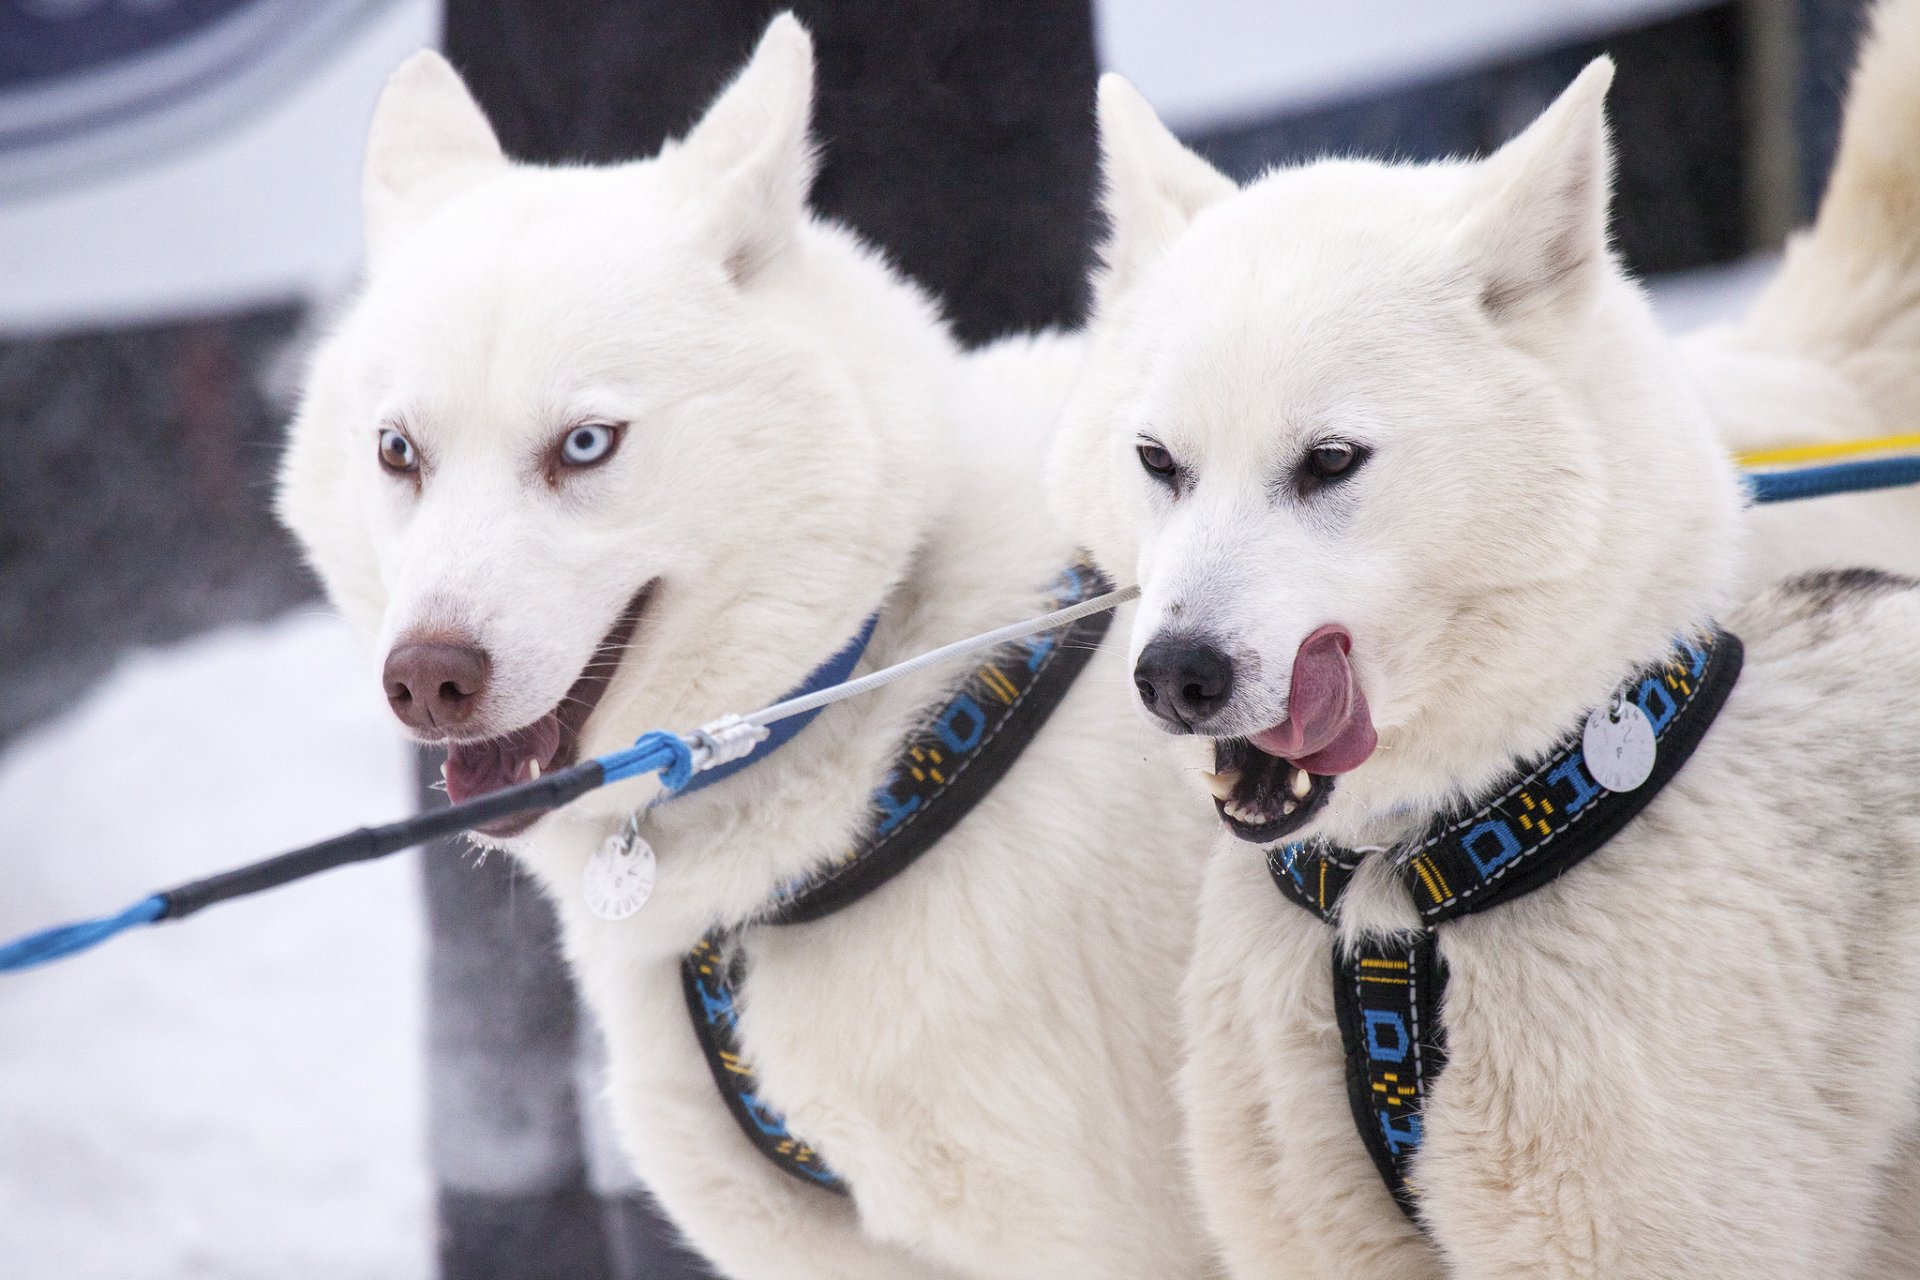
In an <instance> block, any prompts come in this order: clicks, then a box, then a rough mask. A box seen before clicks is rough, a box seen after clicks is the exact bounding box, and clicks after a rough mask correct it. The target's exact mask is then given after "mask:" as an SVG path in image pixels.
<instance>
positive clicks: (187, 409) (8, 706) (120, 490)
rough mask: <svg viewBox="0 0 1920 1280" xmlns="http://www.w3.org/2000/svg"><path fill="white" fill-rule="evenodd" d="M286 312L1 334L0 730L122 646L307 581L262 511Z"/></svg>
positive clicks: (290, 319)
mask: <svg viewBox="0 0 1920 1280" xmlns="http://www.w3.org/2000/svg"><path fill="white" fill-rule="evenodd" d="M297 320H298V316H297V314H296V313H295V312H293V311H291V310H287V309H281V310H276V311H268V312H260V313H257V314H253V315H248V316H238V317H233V318H230V319H226V320H217V321H205V322H194V323H185V324H174V325H156V326H152V327H148V328H141V329H133V330H121V331H119V332H115V333H97V334H76V335H73V336H69V337H59V338H42V339H36V340H31V341H19V342H0V443H3V444H4V447H0V745H4V744H5V743H6V742H7V740H8V739H10V738H11V737H12V736H13V735H15V734H17V733H18V732H19V731H20V730H22V729H24V728H26V727H27V726H28V725H30V724H33V723H35V722H36V721H38V720H41V719H44V718H46V717H48V716H50V715H53V714H54V713H55V712H57V711H59V710H61V709H62V708H64V707H66V706H69V705H71V704H72V702H73V701H74V699H76V698H77V697H79V696H80V694H81V693H82V692H84V691H85V690H86V688H87V687H88V686H89V685H91V684H92V683H93V682H94V681H95V680H97V679H99V678H100V677H101V676H102V675H104V674H105V673H106V671H107V670H108V669H109V668H111V667H112V665H113V663H114V662H115V661H116V660H117V659H118V657H119V656H120V654H121V652H122V651H123V650H124V649H126V648H127V647H129V646H134V645H162V644H167V643H170V642H172V641H175V640H179V639H182V638H184V637H186V636H190V635H194V634H196V633H198V632H201V631H204V630H206V629H207V628H208V627H210V626H214V625H218V624H222V623H229V622H246V621H257V620H260V619H263V618H268V617H272V616H273V615H275V614H278V613H281V612H284V611H285V610H286V609H287V608H289V607H290V606H292V605H294V604H296V603H298V602H300V601H302V600H305V599H307V598H309V597H311V596H312V595H313V593H314V588H313V583H312V581H311V579H310V578H309V577H308V576H307V573H306V571H305V570H304V569H302V568H301V567H300V565H299V563H298V560H297V558H296V557H295V555H294V554H293V549H292V548H291V547H290V546H289V545H288V543H287V540H286V537H285V535H284V534H282V533H281V532H280V528H279V526H278V525H277V524H276V523H275V522H274V520H273V517H272V515H271V514H270V513H269V511H268V510H267V498H268V496H269V494H270V492H271V484H272V479H273V473H274V468H275V466H276V465H277V464H278V460H279V450H280V436H281V428H280V422H279V418H280V411H279V409H278V408H277V407H276V406H271V405H269V404H268V403H267V400H266V397H265V396H264V395H263V393H262V391H261V380H260V376H259V372H260V369H261V367H262V365H263V364H264V363H265V361H266V360H267V359H268V358H269V356H270V355H271V354H272V353H273V352H275V351H276V350H278V349H279V348H280V347H281V346H282V345H284V343H285V342H286V341H287V338H288V337H289V335H290V334H291V333H292V332H293V330H294V328H295V325H296V323H297ZM207 765H208V767H209V768H216V767H221V762H218V761H211V760H210V761H208V762H207Z"/></svg>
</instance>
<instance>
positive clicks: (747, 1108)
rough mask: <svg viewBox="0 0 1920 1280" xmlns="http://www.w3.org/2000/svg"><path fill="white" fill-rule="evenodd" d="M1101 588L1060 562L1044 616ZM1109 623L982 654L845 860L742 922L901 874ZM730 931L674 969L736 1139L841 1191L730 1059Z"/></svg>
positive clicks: (789, 916) (773, 916)
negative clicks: (677, 970) (678, 971)
mask: <svg viewBox="0 0 1920 1280" xmlns="http://www.w3.org/2000/svg"><path fill="white" fill-rule="evenodd" d="M1106 590H1108V584H1107V583H1106V581H1105V580H1104V579H1103V578H1101V576H1100V575H1099V573H1098V572H1097V571H1095V570H1094V569H1093V568H1092V567H1091V566H1089V565H1086V564H1084V563H1079V564H1074V565H1070V566H1068V568H1067V569H1066V570H1064V571H1063V572H1062V574H1061V575H1060V578H1059V580H1058V581H1057V582H1056V584H1055V587H1054V589H1053V593H1052V595H1053V602H1052V605H1051V607H1052V608H1054V609H1062V608H1066V607H1068V606H1071V605H1074V604H1078V603H1080V602H1081V601H1083V600H1088V599H1091V598H1092V597H1094V596H1096V595H1099V594H1101V593H1102V592H1104V591H1106ZM1111 621H1112V615H1110V614H1108V613H1104V612H1102V613H1095V614H1091V615H1089V616H1088V617H1085V618H1082V619H1080V620H1079V621H1078V622H1074V623H1070V624H1068V625H1067V626H1065V627H1062V628H1060V629H1059V630H1057V631H1050V632H1044V633H1042V634H1039V635H1035V636H1030V637H1028V638H1026V639H1022V640H1015V641H1012V642H1010V643H1008V644H1005V645H1002V646H1001V647H1000V648H997V649H994V650H993V651H991V652H990V653H988V654H987V655H986V656H985V657H984V658H983V659H982V660H980V661H979V663H978V665H976V666H975V668H974V670H973V671H972V673H971V674H970V675H969V676H968V677H967V679H966V680H965V681H964V682H963V683H962V684H961V685H960V686H959V688H958V690H957V691H955V692H954V693H953V694H951V695H950V696H949V697H948V698H947V699H946V701H945V702H943V703H941V704H940V705H939V706H938V707H937V708H935V709H933V711H932V713H931V714H930V715H928V716H927V717H926V718H925V720H924V721H923V723H922V725H921V727H920V728H919V729H917V730H915V731H914V732H913V733H911V734H910V735H908V737H907V740H906V742H905V743H904V744H903V745H902V747H901V750H900V752H899V754H898V755H897V756H896V757H895V762H894V767H893V769H892V770H891V771H890V772H889V773H888V775H887V778H886V780H885V781H884V782H883V783H882V784H881V785H880V786H879V787H878V788H877V789H876V790H875V791H874V793H873V819H872V824H871V826H870V828H869V830H868V832H867V834H866V835H865V836H864V837H863V838H862V839H861V840H859V841H858V842H856V843H855V844H854V846H853V847H852V848H850V849H849V850H848V851H847V852H846V854H845V855H844V856H842V857H840V858H838V859H836V860H835V861H833V862H831V863H829V864H827V865H826V866H824V867H821V868H820V869H818V870H816V871H814V872H813V873H812V874H810V875H808V876H806V877H804V878H802V879H801V880H799V881H797V882H795V883H794V884H792V885H790V886H788V887H787V889H786V890H784V891H783V892H782V893H780V894H779V895H778V896H777V897H776V898H775V900H774V901H772V902H771V903H769V904H768V905H767V907H766V909H765V910H764V911H762V912H761V913H760V915H759V916H758V917H757V918H756V919H755V920H753V921H752V922H750V923H751V925H793V924H804V923H807V922H810V921H814V920H820V919H822V918H824V917H826V916H828V915H831V914H833V913H834V912H836V911H839V910H842V909H843V908H845V907H848V906H851V905H852V904H853V903H855V902H858V901H859V900H860V899H862V898H864V897H866V896H867V895H869V894H871V893H873V892H874V891H876V890H877V889H879V888H881V887H882V886H883V885H885V884H886V883H887V882H889V881H890V880H892V879H893V878H894V877H895V876H897V875H899V874H900V873H901V872H903V871H905V870H906V869H907V868H908V867H910V866H911V865H912V864H913V863H914V862H915V861H916V860H917V859H918V858H919V857H920V856H921V855H922V854H924V853H926V852H927V850H929V849H931V848H932V847H933V846H934V844H935V843H936V842H938V841H939V840H940V838H941V837H942V836H944V835H946V834H947V832H949V831H951V830H952V829H953V828H954V826H955V825H956V824H958V823H959V821H960V820H961V819H962V818H964V817H965V816H966V815H967V813H968V812H969V811H970V810H971V809H972V808H973V806H974V805H975V804H976V803H977V802H978V801H979V800H980V799H981V797H983V796H985V795H986V794H987V792H988V791H990V790H992V788H993V786H994V784H995V783H997V782H999V781H1000V779H1001V778H1003V777H1005V776H1006V774H1007V771H1008V770H1009V769H1011V768H1012V767H1013V764H1014V762H1015V761H1016V760H1017V759H1019V757H1020V754H1021V752H1023V751H1024V750H1025V749H1026V746H1027V744H1028V743H1030V742H1032V741H1033V739H1034V737H1035V736H1036V735H1037V734H1038V733H1039V732H1040V729H1041V727H1042V726H1044V725H1045V724H1046V722H1047V719H1048V718H1049V717H1050V716H1051V715H1052V714H1053V712H1054V710H1055V709H1056V708H1057V707H1058V706H1059V705H1060V703H1061V701H1062V700H1063V699H1064V698H1065V697H1066V695H1067V692H1068V691H1069V690H1070V689H1071V688H1072V687H1073V683H1074V680H1075V679H1076V678H1077V677H1078V676H1079V674H1080V672H1081V671H1082V670H1083V669H1085V667H1086V665H1087V662H1088V660H1089V659H1091V658H1092V656H1093V653H1094V651H1095V650H1096V649H1098V648H1099V647H1100V642H1101V640H1102V639H1103V638H1104V637H1105V635H1106V632H1107V628H1108V626H1109V624H1110V623H1111ZM856 657H857V655H856ZM847 667H848V669H849V670H851V667H852V662H849V663H848V664H847ZM829 683H837V680H836V681H830V682H829ZM788 736H791V735H788ZM689 789H691V788H689ZM740 933H741V930H739V929H730V930H716V931H715V932H713V933H710V934H708V935H707V936H706V937H705V938H703V939H701V941H700V942H699V944H698V945H697V946H695V947H694V949H693V950H692V951H691V952H689V953H688V954H687V956H686V958H685V960H684V961H683V962H682V964H681V979H682V987H683V989H684V991H685V995H686V1001H687V1010H688V1013H689V1014H690V1015H691V1017H692V1020H693V1028H694V1032H695V1034H696V1035H697V1036H698V1037H699V1040H700V1045H701V1048H702V1050H703V1051H704V1052H705V1054H706V1059H707V1066H708V1068H709V1070H710V1071H711V1072H712V1074H713V1079H714V1084H715V1085H716V1086H717V1087H718V1089H719V1091H720V1095H721V1097H722V1098H723V1099H724V1100H725V1101H726V1103H727V1108H728V1110H729V1111H730V1112H731V1113H732V1114H733V1117H734V1120H735V1121H736V1122H737V1123H738V1124H739V1126H740V1128H741V1131H742V1132H743V1133H745V1134H746V1136H747V1138H748V1139H749V1140H750V1141H752V1143H753V1144H754V1146H755V1147H756V1148H757V1149H758V1150H759V1151H760V1153H761V1154H762V1155H764V1156H766V1158H767V1159H768V1160H770V1161H772V1162H773V1164H774V1165H775V1166H777V1167H778V1168H780V1169H781V1170H782V1171H783V1172H786V1173H788V1174H791V1175H792V1176H794V1177H796V1178H798V1179H800V1180H801V1181H803V1182H807V1183H810V1184H812V1185H814V1186H818V1187H823V1188H825V1189H827V1190H829V1191H836V1192H840V1193H845V1191H846V1189H847V1188H846V1185H845V1183H844V1182H843V1181H842V1180H841V1179H840V1178H839V1176H838V1175H837V1174H835V1173H834V1172H833V1170H832V1169H831V1168H829V1167H828V1166H827V1164H826V1162H825V1161H824V1160H823V1159H822V1158H821V1155H820V1153H819V1152H818V1151H817V1150H815V1149H814V1148H813V1147H812V1146H810V1145H808V1144H807V1143H805V1142H803V1141H801V1140H800V1139H799V1138H797V1137H795V1136H794V1134H793V1133H792V1132H791V1131H790V1130H789V1129H788V1127H787V1122H786V1119H785V1117H784V1116H783V1115H782V1114H781V1113H780V1112H779V1110H778V1109H776V1108H774V1107H773V1106H771V1105H769V1104H768V1103H767V1102H766V1100H765V1099H764V1098H762V1097H761V1096H760V1084H759V1080H758V1078H757V1077H756V1076H755V1074H754V1071H753V1068H752V1067H751V1065H750V1064H749V1063H748V1062H747V1060H746V1058H745V1057H744V1055H743V1054H742V1053H741V1049H740V1043H739V1032H738V1021H739V1008H738V993H739V988H740V985H741V983H742V982H743V981H744V980H745V977H746V964H745V954H744V952H743V950H742V949H741V948H740V947H739V946H738V945H736V944H737V942H738V940H739V935H740Z"/></svg>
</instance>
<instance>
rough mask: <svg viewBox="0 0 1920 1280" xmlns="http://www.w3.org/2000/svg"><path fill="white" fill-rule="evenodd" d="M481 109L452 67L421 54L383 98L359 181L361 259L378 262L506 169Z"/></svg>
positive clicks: (427, 53)
mask: <svg viewBox="0 0 1920 1280" xmlns="http://www.w3.org/2000/svg"><path fill="white" fill-rule="evenodd" d="M506 164H507V159H506V156H505V155H503V154H502V153H501V151H500V142H499V140H498V139H497V138H495V137H494V135H493V127H492V126H491V125H489V124H488V123H487V117H486V114H485V113H484V112H482V111H481V110H480V104H479V103H477V102H475V101H474V100H473V95H472V94H470V93H468V92H467V86H466V83H465V82H464V81H462V80H461V79H460V73H459V72H457V71H455V70H454V69H453V67H452V65H451V64H450V63H448V62H447V60H446V59H445V58H443V57H441V56H440V55H439V54H437V53H435V52H433V50H431V49H422V50H420V51H419V52H418V53H416V54H414V55H413V56H412V57H410V58H408V59H407V60H406V61H405V62H403V63H401V64H400V67H399V69H398V70H396V71H395V72H394V73H393V75H392V76H390V77H389V78H388V80H387V87H386V88H385V89H384V90H382V91H381V94H380V101H379V103H378V105H376V106H375V107H374V109H373V124H372V126H371V127H370V129H369V130H368V134H367V155H366V162H365V164H364V166H363V168H362V170H361V176H360V199H361V205H362V208H363V210H364V214H365V226H366V240H367V259H368V261H369V262H370V263H372V264H373V265H374V267H375V269H378V266H379V263H380V261H381V259H382V258H383V257H384V256H385V255H386V254H387V253H388V252H389V251H390V250H391V249H392V248H393V246H394V245H395V244H397V243H399V242H400V240H402V239H403V238H405V236H406V234H407V233H408V232H409V231H411V230H412V229H413V228H414V227H416V226H418V225H419V224H420V223H421V222H423V221H425V220H426V219H427V218H428V217H429V216H431V215H432V214H433V213H434V211H436V210H437V209H439V208H440V207H441V206H442V205H443V204H445V203H446V202H447V201H448V200H451V199H452V198H453V197H454V196H456V195H458V194H460V193H461V192H462V191H465V190H466V189H468V188H469V187H472V186H475V185H477V184H478V183H480V182H481V181H483V180H484V179H486V178H487V177H488V176H489V175H491V174H493V173H495V172H497V171H499V170H501V169H504V168H505V167H506Z"/></svg>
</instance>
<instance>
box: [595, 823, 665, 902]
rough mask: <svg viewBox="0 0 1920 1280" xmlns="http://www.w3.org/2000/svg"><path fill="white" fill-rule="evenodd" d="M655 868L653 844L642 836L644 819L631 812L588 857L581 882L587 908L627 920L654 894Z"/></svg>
mask: <svg viewBox="0 0 1920 1280" xmlns="http://www.w3.org/2000/svg"><path fill="white" fill-rule="evenodd" d="M653 870H654V857H653V846H652V845H650V844H648V843H647V842H646V841H645V840H642V839H641V838H640V820H639V818H638V817H636V816H634V815H631V814H630V815H628V817H627V820H626V822H625V823H624V824H622V826H621V828H620V830H619V831H617V832H615V833H614V834H613V835H610V836H608V837H607V838H606V840H605V841H603V842H602V843H601V845H600V847H599V848H598V849H595V850H594V851H593V856H592V857H590V858H588V859H587V869H586V872H585V874H584V875H582V876H581V883H580V887H581V889H582V890H583V891H584V893H585V896H586V899H587V910H589V911H591V912H593V914H595V915H596V916H599V917H600V918H601V919H602V920H625V919H626V918H627V917H628V916H630V915H632V914H634V913H635V912H636V911H638V910H640V908H642V907H644V906H646V905H647V899H648V898H649V897H651V896H652V895H653Z"/></svg>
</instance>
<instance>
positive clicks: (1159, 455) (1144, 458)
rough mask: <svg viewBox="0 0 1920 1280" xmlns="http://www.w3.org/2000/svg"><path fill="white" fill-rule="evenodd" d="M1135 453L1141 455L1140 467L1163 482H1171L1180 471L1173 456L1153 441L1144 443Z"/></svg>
mask: <svg viewBox="0 0 1920 1280" xmlns="http://www.w3.org/2000/svg"><path fill="white" fill-rule="evenodd" d="M1135 452H1136V453H1138V454H1139V455H1140V465H1141V466H1143V467H1145V468H1146V469H1147V470H1148V471H1150V472H1152V473H1153V474H1154V475H1156V476H1159V477H1160V478H1161V479H1162V480H1171V479H1172V478H1173V476H1174V473H1175V472H1176V471H1178V470H1179V469H1180V468H1179V465H1178V464H1176V463H1175V462H1174V460H1173V455H1172V454H1170V453H1168V452H1167V451H1166V449H1164V448H1163V447H1161V446H1160V445H1157V444H1155V443H1153V442H1152V441H1151V440H1146V441H1142V442H1141V443H1140V445H1139V447H1138V448H1137V449H1136V450H1135Z"/></svg>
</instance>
